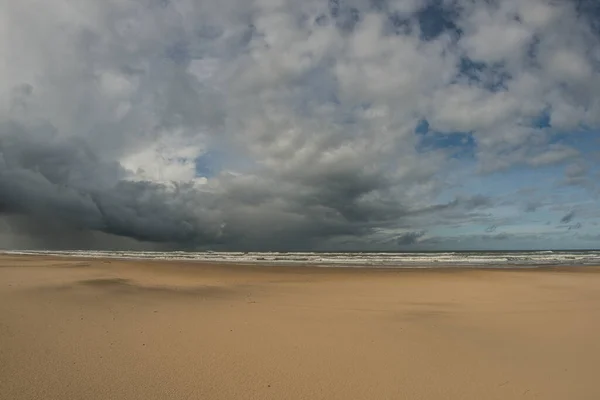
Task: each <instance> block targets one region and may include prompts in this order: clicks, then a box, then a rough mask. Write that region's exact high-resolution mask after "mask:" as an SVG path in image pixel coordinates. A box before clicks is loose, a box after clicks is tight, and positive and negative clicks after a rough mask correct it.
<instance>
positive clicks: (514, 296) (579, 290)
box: [0, 255, 600, 400]
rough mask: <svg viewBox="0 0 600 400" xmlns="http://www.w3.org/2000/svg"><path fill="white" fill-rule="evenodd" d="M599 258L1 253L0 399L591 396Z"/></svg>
mask: <svg viewBox="0 0 600 400" xmlns="http://www.w3.org/2000/svg"><path fill="white" fill-rule="evenodd" d="M599 332H600V273H599V270H598V268H592V267H590V268H585V269H582V268H580V269H548V270H528V271H489V270H478V271H464V270H462V271H461V270H453V271H440V270H427V271H393V270H392V271H390V270H387V271H382V270H378V271H369V270H358V269H323V268H321V269H319V268H305V267H293V268H292V267H273V266H234V265H207V264H199V263H181V262H179V263H167V262H148V261H145V262H135V261H116V260H81V259H60V258H50V257H29V256H28V257H25V256H23V257H17V256H6V255H4V256H0V398H2V399H10V400H18V399H44V400H47V399H61V400H63V399H65V400H66V399H92V400H93V399H461V400H466V399H477V400H483V399H502V400H506V399H561V400H564V399H578V400H580V399H590V400H597V399H600V340H599V339H600V333H599Z"/></svg>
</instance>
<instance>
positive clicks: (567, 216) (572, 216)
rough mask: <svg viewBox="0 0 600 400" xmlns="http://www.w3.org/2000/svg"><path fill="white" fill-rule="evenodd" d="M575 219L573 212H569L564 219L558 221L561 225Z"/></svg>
mask: <svg viewBox="0 0 600 400" xmlns="http://www.w3.org/2000/svg"><path fill="white" fill-rule="evenodd" d="M573 218H575V211H570V212H569V213H567V214H566V215H565V216H564V217H562V218H561V219H560V222H561V224H568V223H569V222H571V221H572V220H573Z"/></svg>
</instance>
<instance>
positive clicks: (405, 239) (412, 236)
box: [395, 232, 425, 246]
mask: <svg viewBox="0 0 600 400" xmlns="http://www.w3.org/2000/svg"><path fill="white" fill-rule="evenodd" d="M424 235H425V232H406V233H403V234H401V235H399V236H396V238H395V241H396V243H397V244H398V245H399V246H406V245H411V244H415V243H417V242H418V241H419V239H420V238H422V237H423V236H424Z"/></svg>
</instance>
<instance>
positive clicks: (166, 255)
mask: <svg viewBox="0 0 600 400" xmlns="http://www.w3.org/2000/svg"><path fill="white" fill-rule="evenodd" d="M2 253H3V254H24V255H25V254H27V255H36V254H37V255H54V256H73V257H86V258H121V259H138V260H180V261H202V262H224V263H238V264H279V265H312V266H321V267H376V268H441V267H449V268H451V267H462V268H464V267H473V268H502V267H524V268H527V267H529V268H533V267H540V266H578V265H600V250H579V251H550V250H546V251H504V252H503V251H449V252H213V251H203V252H187V251H173V252H149V251H89V250H77V251H45V250H36V251H33V250H12V251H3V252H2Z"/></svg>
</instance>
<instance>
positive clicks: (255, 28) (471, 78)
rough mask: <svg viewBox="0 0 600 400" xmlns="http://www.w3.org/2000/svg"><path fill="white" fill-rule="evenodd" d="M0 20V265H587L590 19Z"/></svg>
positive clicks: (281, 1) (31, 12)
mask: <svg viewBox="0 0 600 400" xmlns="http://www.w3.org/2000/svg"><path fill="white" fill-rule="evenodd" d="M0 12H1V15H2V16H3V24H2V25H0V29H2V36H3V37H4V41H3V42H2V44H1V45H0V49H1V51H2V55H3V58H4V59H5V60H6V61H7V62H5V63H3V64H2V65H0V76H1V77H2V79H0V85H1V86H0V87H1V90H0V94H1V95H2V107H1V108H0V248H4V249H16V248H19V249H24V248H31V249H78V248H81V249H88V248H89V249H115V248H118V249H146V250H151V249H155V250H168V249H188V250H195V249H197V250H202V249H216V250H412V249H418V250H446V249H492V250H500V249H591V248H598V247H600V246H598V243H599V242H600V233H599V232H600V203H599V201H598V200H599V195H600V186H599V185H598V182H600V169H599V167H598V164H599V163H598V161H599V160H600V141H599V140H598V139H599V138H600V137H599V136H598V133H599V132H600V96H599V95H598V93H600V4H599V3H598V2H596V1H593V0H572V1H571V0H564V1H558V0H528V1H519V0H489V1H471V0H428V1H425V0H423V1H418V0H369V1H367V0H362V1H359V0H328V1H327V0H318V1H317V0H306V1H301V2H298V1H291V0H253V1H244V0H224V1H220V2H217V3H215V2H209V1H204V0H111V1H105V2H97V1H92V0H83V1H78V2H71V1H67V0H55V1H52V2H50V3H48V2H43V1H41V0H23V1H18V2H4V3H3V4H2V5H0Z"/></svg>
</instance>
